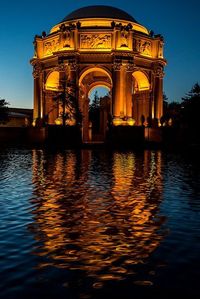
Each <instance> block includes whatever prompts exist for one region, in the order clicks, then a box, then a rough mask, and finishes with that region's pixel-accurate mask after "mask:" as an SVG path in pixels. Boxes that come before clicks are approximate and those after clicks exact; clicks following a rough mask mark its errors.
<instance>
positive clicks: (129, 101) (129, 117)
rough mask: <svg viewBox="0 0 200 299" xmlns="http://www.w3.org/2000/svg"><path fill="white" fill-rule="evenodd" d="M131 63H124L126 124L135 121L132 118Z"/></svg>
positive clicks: (131, 123)
mask: <svg viewBox="0 0 200 299" xmlns="http://www.w3.org/2000/svg"><path fill="white" fill-rule="evenodd" d="M133 70H134V68H133V64H131V63H128V64H127V65H126V78H125V82H126V90H125V92H126V94H125V99H126V118H127V125H133V124H134V123H135V121H134V120H133V94H132V93H133V76H132V73H133Z"/></svg>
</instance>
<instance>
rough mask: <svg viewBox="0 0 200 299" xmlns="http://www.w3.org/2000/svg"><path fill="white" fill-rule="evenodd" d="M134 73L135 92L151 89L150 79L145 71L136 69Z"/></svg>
mask: <svg viewBox="0 0 200 299" xmlns="http://www.w3.org/2000/svg"><path fill="white" fill-rule="evenodd" d="M132 75H133V77H134V79H135V88H134V91H135V92H137V91H146V90H149V89H150V84H149V79H148V78H147V76H146V75H145V74H144V73H143V72H141V71H135V72H134V73H133V74H132Z"/></svg>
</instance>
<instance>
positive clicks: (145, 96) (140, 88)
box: [132, 70, 152, 125]
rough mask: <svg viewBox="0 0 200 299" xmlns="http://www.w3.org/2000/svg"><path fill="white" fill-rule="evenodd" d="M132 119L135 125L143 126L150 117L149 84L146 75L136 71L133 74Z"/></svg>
mask: <svg viewBox="0 0 200 299" xmlns="http://www.w3.org/2000/svg"><path fill="white" fill-rule="evenodd" d="M132 76H133V117H134V119H135V121H136V125H145V124H147V123H148V122H149V119H151V117H152V115H151V114H152V109H151V100H150V83H149V79H148V77H147V75H146V74H145V73H144V72H142V71H140V70H138V71H135V72H133V74H132Z"/></svg>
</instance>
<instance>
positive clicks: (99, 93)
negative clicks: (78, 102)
mask: <svg viewBox="0 0 200 299" xmlns="http://www.w3.org/2000/svg"><path fill="white" fill-rule="evenodd" d="M110 121H111V91H110V89H109V87H108V86H106V85H103V84H99V83H97V84H95V86H94V87H92V88H91V90H90V91H89V123H90V130H91V132H90V134H91V140H92V141H104V140H105V136H106V131H107V129H108V125H109V122H110Z"/></svg>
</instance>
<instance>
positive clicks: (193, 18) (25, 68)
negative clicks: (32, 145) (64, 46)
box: [0, 0, 200, 108]
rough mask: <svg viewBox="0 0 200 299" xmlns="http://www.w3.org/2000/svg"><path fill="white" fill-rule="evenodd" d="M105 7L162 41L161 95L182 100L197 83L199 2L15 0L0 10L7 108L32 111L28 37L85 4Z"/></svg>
mask: <svg viewBox="0 0 200 299" xmlns="http://www.w3.org/2000/svg"><path fill="white" fill-rule="evenodd" d="M98 4H100V5H110V6H115V7H118V8H121V9H123V10H125V11H127V12H128V13H129V14H131V15H132V16H133V17H134V18H135V19H136V20H137V21H138V22H139V23H141V24H142V25H144V26H145V27H147V28H148V29H149V30H153V31H154V33H155V34H159V33H160V34H162V35H163V36H164V39H165V48H164V49H165V52H164V54H165V58H166V59H167V61H168V65H167V67H166V69H165V73H166V76H165V78H164V91H165V93H166V95H167V97H168V98H169V100H170V101H174V100H181V97H182V96H184V94H185V93H186V92H188V91H189V90H190V89H191V87H192V85H194V84H195V83H196V82H197V81H198V82H199V83H200V17H199V11H200V1H199V0H190V1H189V0H187V1H186V0H168V1H167V0H163V1H161V0H151V1H150V0H149V1H147V0H143V1H131V0H123V1H118V0H117V1H112V0H106V1H100V0H99V1H94V0H93V1H89V0H85V1H83V0H75V1H73V0H72V1H67V0H65V1H64V0H57V1H53V0H42V1H41V0H34V1H27V0H18V1H12V0H11V1H3V3H1V6H0V98H5V99H6V100H7V101H9V103H10V106H13V107H26V108H32V105H33V79H32V67H31V65H30V64H29V61H30V59H31V58H32V56H33V44H32V42H33V38H34V35H35V34H41V32H42V31H44V30H45V31H46V32H49V30H50V29H51V27H53V26H54V25H55V24H57V23H59V22H60V21H61V20H62V19H63V18H64V17H65V16H66V15H67V14H68V13H70V12H71V11H73V10H75V9H78V8H80V7H83V6H88V5H98Z"/></svg>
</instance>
